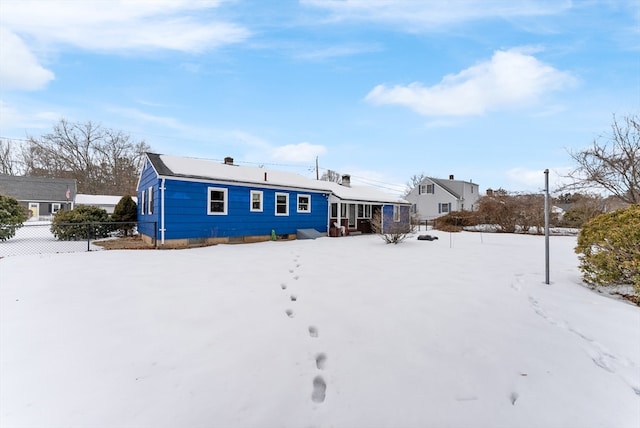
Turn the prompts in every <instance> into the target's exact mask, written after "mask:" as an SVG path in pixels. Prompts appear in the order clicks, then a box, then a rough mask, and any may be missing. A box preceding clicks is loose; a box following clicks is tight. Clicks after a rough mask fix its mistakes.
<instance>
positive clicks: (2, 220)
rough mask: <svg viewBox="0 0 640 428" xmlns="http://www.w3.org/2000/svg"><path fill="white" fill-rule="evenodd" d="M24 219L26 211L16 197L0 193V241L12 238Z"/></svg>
mask: <svg viewBox="0 0 640 428" xmlns="http://www.w3.org/2000/svg"><path fill="white" fill-rule="evenodd" d="M25 221H27V213H26V212H25V209H24V207H23V206H22V205H20V203H19V202H18V201H17V200H16V199H14V198H12V197H10V196H4V195H0V241H6V240H7V239H11V238H13V237H14V235H15V234H16V230H18V229H20V228H21V227H22V223H24V222H25Z"/></svg>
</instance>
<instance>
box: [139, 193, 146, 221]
mask: <svg viewBox="0 0 640 428" xmlns="http://www.w3.org/2000/svg"><path fill="white" fill-rule="evenodd" d="M146 194H147V192H146V191H144V190H143V191H142V192H140V201H139V202H140V215H145V214H146V213H145V209H146V205H145V202H144V201H145V198H144V195H146Z"/></svg>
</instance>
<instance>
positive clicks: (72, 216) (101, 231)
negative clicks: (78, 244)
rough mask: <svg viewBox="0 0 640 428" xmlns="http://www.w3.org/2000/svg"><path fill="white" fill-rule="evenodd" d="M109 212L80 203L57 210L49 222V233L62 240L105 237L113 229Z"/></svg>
mask: <svg viewBox="0 0 640 428" xmlns="http://www.w3.org/2000/svg"><path fill="white" fill-rule="evenodd" d="M108 223H109V214H108V213H107V211H105V210H103V209H102V208H98V207H92V206H88V205H80V206H79V207H77V208H74V209H72V210H69V211H58V212H57V213H56V215H55V217H54V218H53V222H52V223H51V233H53V235H54V236H55V237H56V238H57V239H60V240H62V241H77V240H85V239H99V238H106V237H107V236H109V233H110V232H112V231H113V230H114V227H113V225H111V224H108Z"/></svg>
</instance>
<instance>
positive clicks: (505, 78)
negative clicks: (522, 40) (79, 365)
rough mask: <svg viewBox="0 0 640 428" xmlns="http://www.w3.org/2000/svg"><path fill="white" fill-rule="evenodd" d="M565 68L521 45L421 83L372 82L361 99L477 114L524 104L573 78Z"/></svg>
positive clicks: (430, 112)
mask: <svg viewBox="0 0 640 428" xmlns="http://www.w3.org/2000/svg"><path fill="white" fill-rule="evenodd" d="M575 82H576V79H575V78H574V77H573V76H572V75H571V74H570V73H568V72H563V71H559V70H557V69H555V68H553V67H552V66H550V65H547V64H545V63H543V62H541V61H539V60H538V59H536V58H535V57H534V56H532V55H530V54H527V53H525V52H524V51H522V50H518V49H511V50H507V51H497V52H495V53H494V55H493V57H492V58H491V60H489V61H485V62H482V63H479V64H476V65H474V66H471V67H469V68H467V69H466V70H463V71H461V72H460V73H458V74H454V75H448V76H445V77H444V78H443V79H442V80H441V81H440V83H438V84H436V85H434V86H431V87H425V86H423V85H422V84H421V83H417V82H415V83H411V84H409V85H407V86H403V85H396V86H392V87H388V86H386V85H378V86H376V87H375V88H374V89H373V90H372V91H371V92H370V93H369V94H368V95H367V96H366V100H367V101H369V102H371V103H373V104H398V105H404V106H406V107H409V108H411V109H412V110H414V111H416V112H417V113H419V114H422V115H425V116H466V115H480V114H483V113H485V112H487V111H489V110H498V109H504V108H514V107H516V108H517V107H524V106H527V105H531V104H533V103H535V102H536V101H538V100H539V99H540V97H541V96H542V95H544V94H545V93H548V92H552V91H557V90H560V89H564V88H567V87H570V86H572V85H573V84H575Z"/></svg>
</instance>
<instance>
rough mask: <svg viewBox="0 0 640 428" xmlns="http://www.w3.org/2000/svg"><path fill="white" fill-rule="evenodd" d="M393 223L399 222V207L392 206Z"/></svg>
mask: <svg viewBox="0 0 640 428" xmlns="http://www.w3.org/2000/svg"><path fill="white" fill-rule="evenodd" d="M393 221H395V222H396V223H398V222H400V205H394V206H393Z"/></svg>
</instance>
